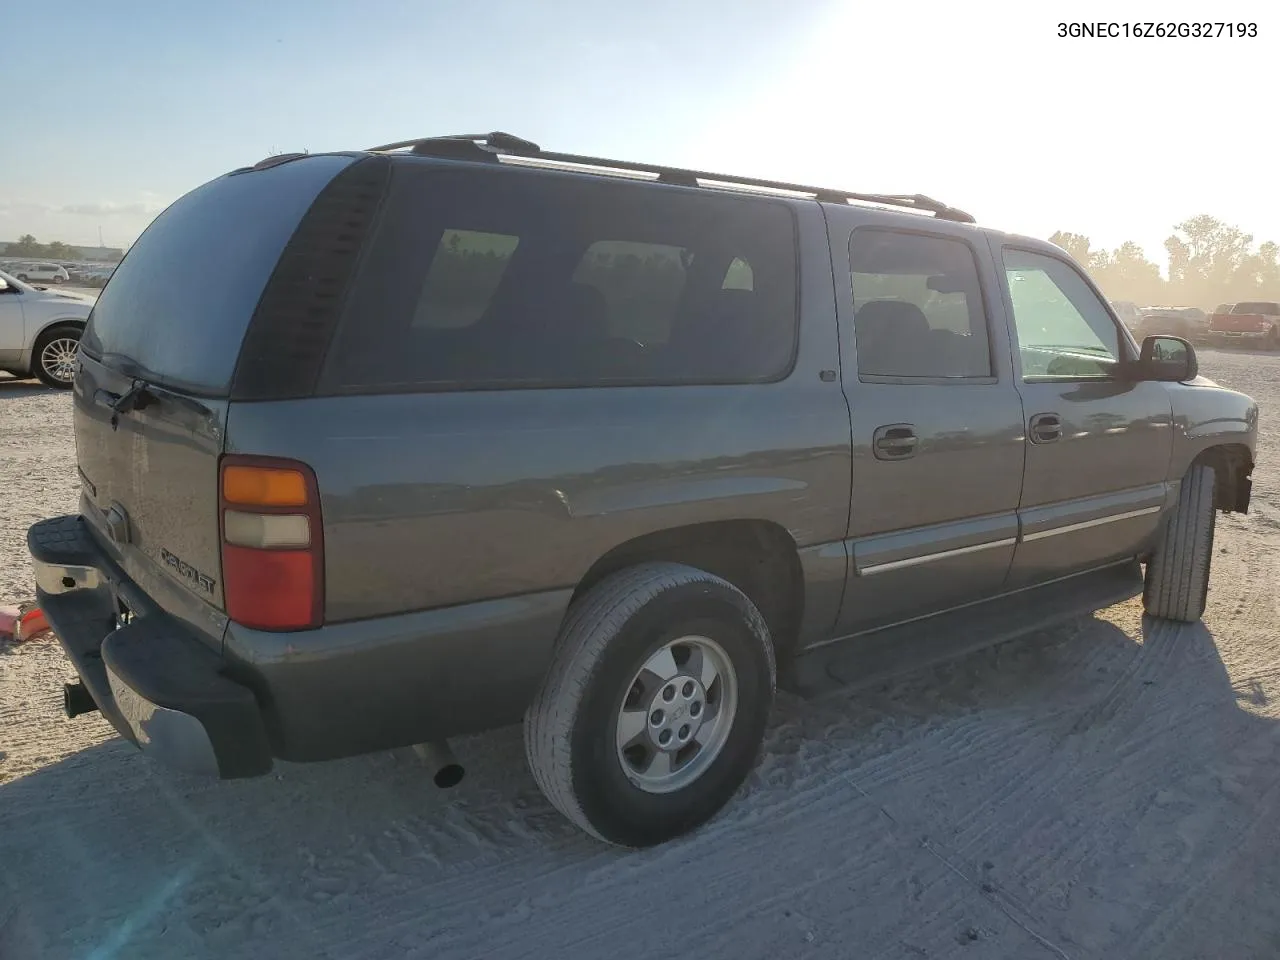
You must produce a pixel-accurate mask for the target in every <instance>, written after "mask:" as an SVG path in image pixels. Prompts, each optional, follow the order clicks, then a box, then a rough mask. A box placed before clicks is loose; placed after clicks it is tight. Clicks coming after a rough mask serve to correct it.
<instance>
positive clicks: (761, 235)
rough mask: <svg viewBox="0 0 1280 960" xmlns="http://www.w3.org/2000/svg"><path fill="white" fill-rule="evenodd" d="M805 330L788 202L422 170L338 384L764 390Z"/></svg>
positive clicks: (401, 201)
mask: <svg viewBox="0 0 1280 960" xmlns="http://www.w3.org/2000/svg"><path fill="white" fill-rule="evenodd" d="M796 320H797V310H796V249H795V229H794V224H793V219H792V215H791V211H790V210H789V209H788V208H787V207H786V205H785V204H782V203H779V202H777V201H774V200H772V199H755V198H749V197H737V196H728V195H717V194H711V193H709V192H700V193H694V192H691V191H679V190H673V189H669V188H665V187H654V186H648V185H640V184H635V183H628V182H614V181H604V180H596V179H587V178H580V177H570V176H565V175H561V174H549V173H545V172H533V171H527V170H511V169H499V170H479V169H465V170H464V169H456V168H455V169H442V168H440V167H439V166H437V165H427V164H423V163H418V162H414V161H406V162H402V163H400V164H397V166H396V169H395V173H394V175H393V178H392V187H391V198H390V201H389V202H388V203H387V204H386V206H385V208H384V214H383V218H382V221H381V223H380V224H379V227H378V231H377V234H376V235H375V237H374V238H373V240H372V241H371V245H370V247H369V250H368V253H367V259H366V261H365V264H364V266H363V267H362V270H361V275H360V278H359V280H358V281H357V283H356V285H355V289H354V290H353V292H352V295H351V298H350V299H349V300H348V303H347V308H346V312H345V315H344V318H343V322H342V324H341V326H340V328H339V331H338V334H337V337H336V338H335V341H334V343H333V344H332V346H331V347H330V350H329V354H328V361H327V366H326V369H325V372H324V375H323V378H322V383H321V389H322V390H328V391H335V392H342V391H365V390H432V389H510V388H518V387H522V386H530V387H532V386H548V387H551V386H606V385H627V384H654V383H747V382H764V381H769V380H774V379H778V378H780V377H782V376H784V375H785V374H786V372H787V371H788V370H789V368H790V366H791V364H792V359H793V356H794V352H795V342H796Z"/></svg>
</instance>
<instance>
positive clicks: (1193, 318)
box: [1134, 307, 1209, 343]
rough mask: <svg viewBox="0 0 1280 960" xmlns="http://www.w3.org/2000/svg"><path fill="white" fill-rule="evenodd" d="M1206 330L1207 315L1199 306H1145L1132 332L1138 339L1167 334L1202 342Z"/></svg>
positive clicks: (1207, 327)
mask: <svg viewBox="0 0 1280 960" xmlns="http://www.w3.org/2000/svg"><path fill="white" fill-rule="evenodd" d="M1208 330H1209V315H1208V314H1207V313H1205V312H1204V311H1203V310H1201V309H1200V308H1199V307H1146V308H1144V309H1143V311H1142V319H1141V320H1140V321H1138V325H1137V329H1135V330H1134V334H1135V335H1136V336H1137V337H1138V339H1139V340H1141V339H1142V338H1144V337H1153V336H1156V335H1158V334H1168V335H1170V336H1174V337H1182V338H1183V339H1184V340H1189V341H1191V342H1192V343H1204V342H1205V338H1206V335H1207V333H1208Z"/></svg>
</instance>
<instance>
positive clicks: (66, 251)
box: [43, 240, 80, 260]
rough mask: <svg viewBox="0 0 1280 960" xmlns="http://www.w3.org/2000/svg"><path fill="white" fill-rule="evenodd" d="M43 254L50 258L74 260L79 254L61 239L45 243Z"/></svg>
mask: <svg viewBox="0 0 1280 960" xmlns="http://www.w3.org/2000/svg"><path fill="white" fill-rule="evenodd" d="M43 256H46V257H48V258H49V259H50V260H75V259H76V258H78V257H79V256H80V251H79V250H77V249H76V248H75V247H72V246H69V245H68V244H65V243H63V242H62V241H61V240H54V241H53V242H52V243H49V244H46V245H45V248H44V254H43Z"/></svg>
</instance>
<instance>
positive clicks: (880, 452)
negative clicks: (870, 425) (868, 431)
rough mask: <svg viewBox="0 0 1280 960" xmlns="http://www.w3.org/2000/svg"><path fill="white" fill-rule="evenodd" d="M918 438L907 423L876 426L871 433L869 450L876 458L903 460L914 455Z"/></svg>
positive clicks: (914, 429)
mask: <svg viewBox="0 0 1280 960" xmlns="http://www.w3.org/2000/svg"><path fill="white" fill-rule="evenodd" d="M919 442H920V438H919V437H917V436H916V428H915V427H913V426H912V425H911V424H909V423H890V424H887V425H886V426H883V427H877V428H876V432H875V433H874V434H873V435H872V440H871V452H872V453H873V454H875V458H876V459H877V460H905V459H907V457H914V456H915V454H916V446H917V445H918V444H919Z"/></svg>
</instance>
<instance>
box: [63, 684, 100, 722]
mask: <svg viewBox="0 0 1280 960" xmlns="http://www.w3.org/2000/svg"><path fill="white" fill-rule="evenodd" d="M62 709H63V710H65V711H67V716H68V717H78V716H80V714H82V713H93V711H95V710H97V709H98V704H97V703H96V702H94V699H93V695H92V694H90V693H89V690H88V688H86V687H85V685H84V684H83V683H81V682H80V681H79V680H77V681H76V682H75V683H64V684H63V685H62Z"/></svg>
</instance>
